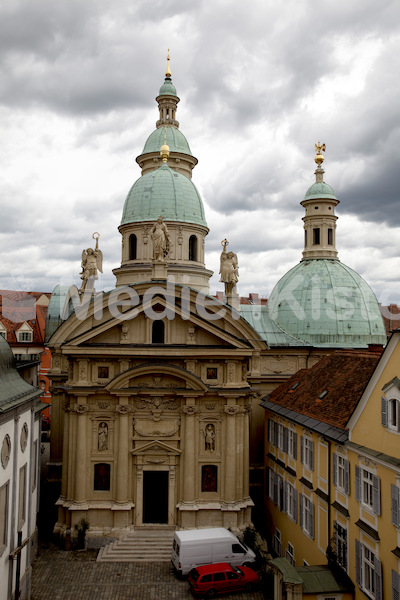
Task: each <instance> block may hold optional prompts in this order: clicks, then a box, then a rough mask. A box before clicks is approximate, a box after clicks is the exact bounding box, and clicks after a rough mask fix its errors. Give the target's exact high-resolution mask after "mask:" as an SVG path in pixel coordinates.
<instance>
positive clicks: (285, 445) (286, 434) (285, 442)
mask: <svg viewBox="0 0 400 600" xmlns="http://www.w3.org/2000/svg"><path fill="white" fill-rule="evenodd" d="M288 447H289V432H288V429H287V427H284V428H283V451H284V452H286V453H287V451H288Z"/></svg>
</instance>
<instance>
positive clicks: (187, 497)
mask: <svg viewBox="0 0 400 600" xmlns="http://www.w3.org/2000/svg"><path fill="white" fill-rule="evenodd" d="M197 411H198V407H197V406H194V405H191V404H190V405H188V404H186V405H185V406H184V407H183V412H184V414H185V415H186V416H185V446H184V449H183V456H182V458H183V482H184V485H183V494H182V495H183V501H184V502H192V501H193V500H194V499H195V489H196V488H195V483H196V481H195V477H196V469H195V464H196V462H197V461H196V460H195V458H196V455H197V452H196V450H195V414H196V413H197Z"/></svg>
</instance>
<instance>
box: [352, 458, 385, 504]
mask: <svg viewBox="0 0 400 600" xmlns="http://www.w3.org/2000/svg"><path fill="white" fill-rule="evenodd" d="M355 474H356V500H358V502H361V504H363V505H364V507H366V508H369V509H371V510H373V511H374V513H376V514H377V515H380V514H381V498H380V479H379V477H377V476H376V475H374V473H372V472H371V471H370V470H369V469H365V468H364V467H359V466H356V467H355Z"/></svg>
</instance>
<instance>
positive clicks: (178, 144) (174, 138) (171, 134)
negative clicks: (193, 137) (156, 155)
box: [142, 126, 193, 156]
mask: <svg viewBox="0 0 400 600" xmlns="http://www.w3.org/2000/svg"><path fill="white" fill-rule="evenodd" d="M165 129H166V130H167V145H168V146H169V150H170V152H181V153H182V154H190V155H191V156H193V155H192V152H191V150H190V147H189V144H188V142H187V139H186V138H185V136H184V135H183V133H181V132H180V131H179V129H177V128H176V127H171V126H169V127H166V128H164V127H159V128H158V129H156V130H155V131H153V133H151V134H150V135H149V137H148V138H147V141H146V143H145V145H144V148H143V150H142V154H147V153H149V152H160V148H161V146H162V145H163V144H164V133H165Z"/></svg>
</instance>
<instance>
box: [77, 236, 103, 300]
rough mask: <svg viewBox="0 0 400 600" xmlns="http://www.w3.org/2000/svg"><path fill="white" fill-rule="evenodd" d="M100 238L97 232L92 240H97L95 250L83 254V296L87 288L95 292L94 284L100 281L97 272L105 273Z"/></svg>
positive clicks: (81, 274) (85, 251)
mask: <svg viewBox="0 0 400 600" xmlns="http://www.w3.org/2000/svg"><path fill="white" fill-rule="evenodd" d="M99 237H100V234H99V233H97V231H95V232H94V234H93V235H92V238H93V239H94V240H96V247H95V248H94V249H93V248H88V249H87V250H84V251H83V252H82V262H81V267H82V271H81V273H80V276H81V279H82V285H81V288H80V290H79V293H80V294H83V292H84V291H85V290H86V287H87V288H88V289H91V290H93V288H94V282H95V280H96V279H98V277H97V272H98V271H100V273H102V272H103V253H102V251H101V250H100V249H99Z"/></svg>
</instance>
